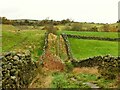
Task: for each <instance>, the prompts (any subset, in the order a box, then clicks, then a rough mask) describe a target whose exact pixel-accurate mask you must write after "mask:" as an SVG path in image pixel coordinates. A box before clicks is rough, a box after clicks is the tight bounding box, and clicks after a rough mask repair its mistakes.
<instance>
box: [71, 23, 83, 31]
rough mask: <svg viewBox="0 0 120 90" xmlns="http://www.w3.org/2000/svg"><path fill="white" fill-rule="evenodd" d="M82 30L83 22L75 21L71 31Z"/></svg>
mask: <svg viewBox="0 0 120 90" xmlns="http://www.w3.org/2000/svg"><path fill="white" fill-rule="evenodd" d="M81 30H82V24H79V23H74V24H72V26H71V31H81Z"/></svg>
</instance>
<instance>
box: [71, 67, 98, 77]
mask: <svg viewBox="0 0 120 90" xmlns="http://www.w3.org/2000/svg"><path fill="white" fill-rule="evenodd" d="M72 72H73V73H74V74H79V73H90V74H95V75H98V74H99V73H98V70H97V67H92V68H89V67H82V68H79V67H76V68H74V69H73V71H72Z"/></svg>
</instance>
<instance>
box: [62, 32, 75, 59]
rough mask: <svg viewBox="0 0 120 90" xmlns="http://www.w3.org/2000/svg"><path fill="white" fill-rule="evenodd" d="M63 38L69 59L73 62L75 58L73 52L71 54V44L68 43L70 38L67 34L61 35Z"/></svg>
mask: <svg viewBox="0 0 120 90" xmlns="http://www.w3.org/2000/svg"><path fill="white" fill-rule="evenodd" d="M61 36H62V37H63V39H64V42H65V48H66V52H67V56H68V59H69V60H73V56H72V52H71V49H70V43H69V41H68V37H67V35H66V34H61Z"/></svg>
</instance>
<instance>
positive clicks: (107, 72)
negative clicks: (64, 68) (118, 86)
mask: <svg viewBox="0 0 120 90" xmlns="http://www.w3.org/2000/svg"><path fill="white" fill-rule="evenodd" d="M72 64H73V65H74V67H95V66H97V67H98V71H99V73H100V74H101V76H103V77H105V78H106V79H108V78H109V79H115V78H116V77H117V76H118V73H119V71H120V57H113V56H110V55H106V56H96V57H93V58H88V59H85V60H81V61H72Z"/></svg>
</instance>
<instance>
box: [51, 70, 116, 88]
mask: <svg viewBox="0 0 120 90" xmlns="http://www.w3.org/2000/svg"><path fill="white" fill-rule="evenodd" d="M52 76H53V80H52V84H51V88H91V87H90V86H88V85H86V84H84V83H87V82H89V83H92V84H96V85H97V86H99V87H100V88H110V87H111V86H114V84H115V80H105V79H104V78H102V77H101V78H98V77H99V75H95V74H90V73H80V74H72V73H71V72H70V73H66V72H55V73H53V75H52Z"/></svg>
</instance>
